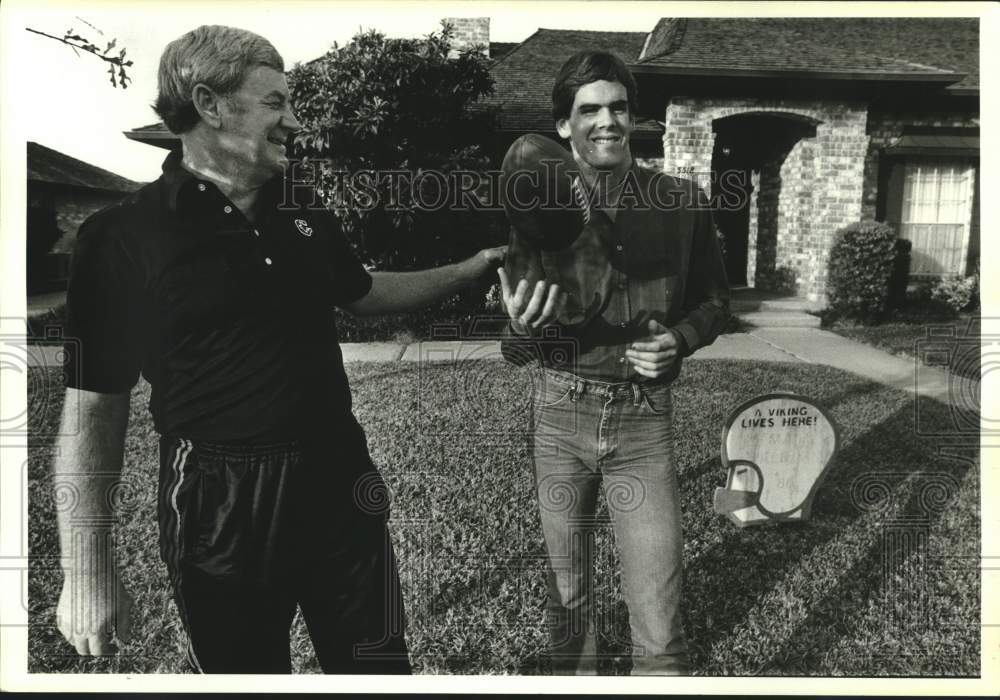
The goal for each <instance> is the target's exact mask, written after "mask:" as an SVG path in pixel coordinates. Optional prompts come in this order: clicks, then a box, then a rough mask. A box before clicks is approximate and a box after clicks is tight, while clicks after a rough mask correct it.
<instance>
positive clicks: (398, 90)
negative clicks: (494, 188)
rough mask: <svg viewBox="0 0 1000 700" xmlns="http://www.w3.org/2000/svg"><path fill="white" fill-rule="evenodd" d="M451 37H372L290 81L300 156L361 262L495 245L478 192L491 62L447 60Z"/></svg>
mask: <svg viewBox="0 0 1000 700" xmlns="http://www.w3.org/2000/svg"><path fill="white" fill-rule="evenodd" d="M451 40H452V31H451V27H450V26H448V25H446V24H445V25H443V26H442V29H441V31H440V32H438V33H432V34H430V35H429V36H427V37H425V38H423V39H389V38H386V37H385V36H384V35H382V34H380V33H378V32H376V31H368V32H363V33H359V34H358V35H356V36H355V37H354V38H353V39H352V40H351V41H350V43H348V44H347V45H346V46H343V47H338V46H337V45H336V44H334V46H333V48H332V49H331V50H330V51H329V52H328V53H327V54H326V55H324V56H322V57H321V58H318V59H316V60H314V61H311V62H309V63H307V64H304V65H297V66H295V67H294V68H293V69H292V70H291V71H290V72H289V74H288V82H289V86H290V88H291V93H292V99H293V103H294V104H295V108H296V116H297V117H298V119H299V121H300V122H301V123H302V127H303V128H302V131H301V132H300V133H299V134H298V135H297V136H296V138H295V151H296V153H295V155H296V156H297V157H298V158H300V159H302V162H301V163H300V164H297V166H296V167H297V168H299V171H300V172H299V176H301V177H303V179H309V180H311V181H312V182H313V183H314V184H315V185H316V187H317V190H318V191H319V192H320V194H321V196H322V197H323V198H324V200H325V201H324V203H325V204H326V205H327V206H329V207H331V208H332V209H333V210H334V211H335V212H336V213H337V215H338V217H339V219H340V221H341V223H342V225H343V228H344V232H345V233H346V235H347V236H348V238H349V239H350V240H351V242H352V244H353V245H354V246H355V249H356V250H357V251H358V253H359V254H360V256H361V258H362V259H363V260H365V261H366V262H367V263H369V264H370V265H372V266H374V267H375V268H377V269H396V270H405V269H413V268H418V267H425V266H429V265H437V264H441V263H444V262H449V261H453V260H455V259H456V258H457V257H459V256H461V255H464V254H467V253H469V252H471V251H473V250H476V249H478V248H479V247H481V246H482V245H484V244H489V243H496V242H497V241H496V235H497V234H496V231H497V230H498V228H499V227H498V225H497V221H496V215H495V214H487V213H483V212H481V211H475V210H474V207H469V206H468V204H469V202H470V200H469V198H468V197H464V196H463V197H458V196H457V194H458V193H457V191H456V187H463V186H464V187H465V188H466V190H468V189H471V186H470V182H471V183H472V184H475V182H476V173H481V172H483V171H484V170H485V169H486V168H487V167H488V165H489V162H488V152H489V144H490V143H491V142H492V140H493V138H494V136H493V134H494V123H495V122H494V113H493V112H492V111H491V110H489V109H486V108H484V107H483V106H481V105H478V104H476V102H477V100H478V99H479V98H481V97H483V96H485V95H489V94H491V93H492V91H493V79H492V78H491V77H490V75H489V72H488V67H489V63H488V59H486V58H485V57H484V56H482V55H480V54H478V53H475V52H463V53H462V54H461V55H459V56H458V57H457V58H451V59H449V58H448V53H449V50H450V48H451Z"/></svg>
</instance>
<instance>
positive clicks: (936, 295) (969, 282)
mask: <svg viewBox="0 0 1000 700" xmlns="http://www.w3.org/2000/svg"><path fill="white" fill-rule="evenodd" d="M931 299H933V300H934V301H937V302H940V303H942V304H946V305H947V306H948V307H950V308H951V309H953V310H954V311H962V310H963V309H966V308H969V307H973V306H977V305H978V303H979V271H978V270H976V272H975V273H973V274H971V275H969V276H968V277H943V278H941V279H940V280H938V281H937V282H936V283H935V284H934V286H933V287H931Z"/></svg>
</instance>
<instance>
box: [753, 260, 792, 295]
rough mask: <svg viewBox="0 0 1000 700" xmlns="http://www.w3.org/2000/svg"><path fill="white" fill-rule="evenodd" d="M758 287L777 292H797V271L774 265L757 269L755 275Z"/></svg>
mask: <svg viewBox="0 0 1000 700" xmlns="http://www.w3.org/2000/svg"><path fill="white" fill-rule="evenodd" d="M756 283H757V288H758V289H764V290H767V291H769V292H777V293H779V294H798V290H799V283H798V273H797V272H796V271H795V270H793V269H792V268H790V267H784V266H782V267H776V268H774V269H771V270H758V271H757V275H756Z"/></svg>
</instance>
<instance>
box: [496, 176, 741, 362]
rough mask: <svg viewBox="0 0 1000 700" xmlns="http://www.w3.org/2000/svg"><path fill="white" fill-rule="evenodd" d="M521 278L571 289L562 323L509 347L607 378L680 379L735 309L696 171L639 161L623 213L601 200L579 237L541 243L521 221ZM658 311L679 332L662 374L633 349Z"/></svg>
mask: <svg viewBox="0 0 1000 700" xmlns="http://www.w3.org/2000/svg"><path fill="white" fill-rule="evenodd" d="M504 265H505V267H506V268H507V270H508V271H509V273H510V274H511V276H512V279H513V280H515V281H516V280H518V279H520V278H522V277H525V278H527V279H528V280H529V281H534V280H537V279H542V278H544V279H547V280H549V281H550V282H556V283H558V284H559V285H560V287H561V288H562V289H563V290H565V291H567V292H568V293H569V299H568V301H567V304H566V307H565V310H564V311H563V313H562V314H561V315H560V317H559V319H558V323H556V324H554V325H553V327H552V328H549V329H546V331H545V332H544V333H543V334H539V335H536V337H535V338H533V339H523V338H519V337H516V336H515V335H513V333H512V332H511V333H509V334H508V337H507V338H505V339H504V341H503V343H502V348H503V353H504V356H505V357H506V358H507V359H508V360H510V361H512V362H514V363H516V364H523V363H525V362H527V361H530V360H531V359H533V358H534V359H539V360H540V361H541V362H542V364H543V365H545V366H547V367H550V368H552V369H558V370H562V371H568V372H571V373H573V374H576V375H577V376H580V377H583V378H585V379H594V380H598V381H606V382H622V381H638V382H649V381H657V382H664V381H671V380H673V379H675V378H676V377H677V375H678V374H679V373H680V366H681V359H682V358H683V357H686V356H687V355H690V354H691V353H693V352H694V351H695V350H697V349H698V348H700V347H704V346H705V345H709V344H711V343H712V342H713V341H714V340H715V339H716V337H718V335H719V333H720V332H721V331H722V330H723V328H724V327H725V324H726V320H727V318H728V314H729V283H728V281H727V280H726V271H725V265H724V263H723V260H722V254H721V252H720V250H719V244H718V241H717V239H716V234H715V226H714V224H713V220H712V213H711V210H710V208H709V204H708V202H707V201H706V197H705V195H704V193H702V191H701V190H700V189H699V188H698V186H697V185H696V184H695V183H694V182H691V181H690V180H684V179H681V178H675V177H672V176H670V175H667V174H666V173H663V172H654V171H651V170H647V169H644V168H641V167H639V166H637V165H633V167H632V169H631V170H630V171H629V172H628V173H627V175H626V177H625V179H624V180H623V182H622V187H621V190H620V197H619V199H618V202H617V206H616V207H615V211H614V216H610V215H609V214H608V213H607V211H605V210H603V209H599V208H597V209H593V210H592V214H591V217H590V221H589V222H588V223H587V224H586V226H585V227H584V229H583V232H582V233H581V234H580V236H579V237H578V238H577V239H576V241H575V242H574V243H573V244H572V245H571V246H569V247H568V248H564V249H561V250H554V251H545V250H539V249H538V248H536V247H534V246H533V245H532V243H531V242H530V241H529V240H528V239H526V238H525V237H524V236H521V235H520V234H519V233H518V232H517V230H516V229H512V230H511V238H510V246H509V249H508V253H507V260H506V262H505V263H504ZM650 319H652V320H655V321H658V322H659V323H661V324H662V325H664V326H666V327H667V328H670V329H671V330H673V331H674V332H675V334H676V335H677V336H678V340H679V353H678V359H677V361H676V362H675V363H674V364H673V366H672V367H671V368H670V369H669V371H668V372H667V373H666V374H665V375H663V376H662V377H660V378H658V379H657V380H649V379H647V378H645V377H642V376H641V375H639V374H638V373H637V372H636V371H635V369H634V368H633V367H632V365H631V363H629V362H628V360H627V359H626V357H625V350H626V348H627V347H628V345H629V344H631V343H633V342H635V341H639V340H645V339H648V335H649V321H650Z"/></svg>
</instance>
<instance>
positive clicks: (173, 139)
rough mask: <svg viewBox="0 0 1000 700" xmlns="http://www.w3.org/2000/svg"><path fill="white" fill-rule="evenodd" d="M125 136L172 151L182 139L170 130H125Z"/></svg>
mask: <svg viewBox="0 0 1000 700" xmlns="http://www.w3.org/2000/svg"><path fill="white" fill-rule="evenodd" d="M122 133H123V134H124V135H125V138H127V139H131V140H132V141H138V142H139V143H144V144H146V145H147V146H157V147H159V148H165V149H166V150H168V151H170V150H173V149H174V148H176V147H177V145H178V144H179V143H180V139H179V138H177V136H176V135H174V134H171V133H170V132H169V131H123V132H122Z"/></svg>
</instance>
